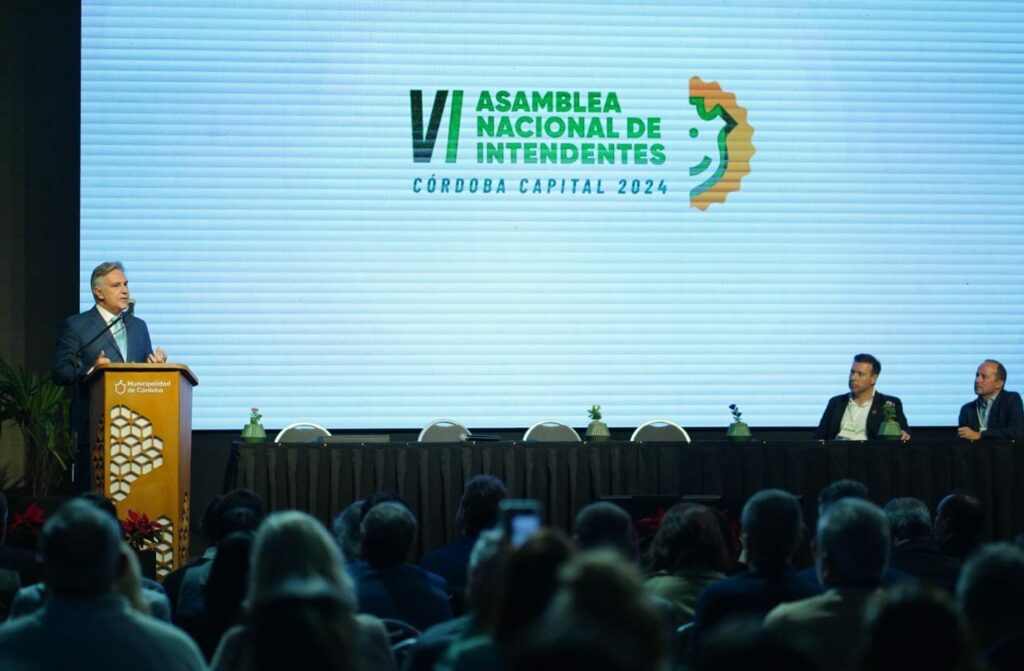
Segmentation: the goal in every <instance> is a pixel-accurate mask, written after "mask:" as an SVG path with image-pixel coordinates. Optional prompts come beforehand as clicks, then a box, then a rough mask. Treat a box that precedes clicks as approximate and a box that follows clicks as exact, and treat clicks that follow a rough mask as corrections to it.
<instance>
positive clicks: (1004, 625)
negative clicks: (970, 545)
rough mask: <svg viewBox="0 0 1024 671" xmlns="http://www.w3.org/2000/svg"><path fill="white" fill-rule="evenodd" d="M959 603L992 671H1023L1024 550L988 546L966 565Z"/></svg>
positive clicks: (960, 584) (959, 586)
mask: <svg viewBox="0 0 1024 671" xmlns="http://www.w3.org/2000/svg"><path fill="white" fill-rule="evenodd" d="M956 598H957V603H958V604H959V605H960V610H961V612H962V613H963V614H964V617H965V618H966V619H967V624H968V627H969V628H970V631H971V633H972V634H973V636H974V640H975V642H976V643H977V645H978V648H979V649H980V650H981V652H982V655H983V657H984V658H985V660H986V661H987V662H988V667H989V668H990V669H992V670H993V671H1004V670H1007V671H1008V670H1010V669H1014V670H1019V669H1022V668H1024V550H1021V549H1020V548H1018V547H1016V546H1014V545H1011V544H1009V543H993V544H991V545H987V546H985V547H983V548H981V549H980V550H978V551H977V552H975V553H974V554H973V555H971V557H970V558H969V559H968V560H967V561H966V562H965V563H964V567H963V569H962V570H961V572H960V580H959V581H958V582H957V585H956Z"/></svg>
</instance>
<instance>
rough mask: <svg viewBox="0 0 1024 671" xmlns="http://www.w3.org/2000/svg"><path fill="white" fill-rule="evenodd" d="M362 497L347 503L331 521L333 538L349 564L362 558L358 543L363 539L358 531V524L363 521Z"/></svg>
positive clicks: (363, 501)
mask: <svg viewBox="0 0 1024 671" xmlns="http://www.w3.org/2000/svg"><path fill="white" fill-rule="evenodd" d="M364 503H366V501H365V500H363V499H358V500H356V501H353V502H352V503H350V504H349V506H348V507H347V508H345V509H344V510H342V511H341V512H340V513H338V516H337V517H335V518H334V521H333V522H332V523H331V531H332V532H333V533H334V540H335V541H336V542H337V543H338V548H339V549H340V550H341V554H343V555H344V556H345V561H346V562H347V563H349V564H351V563H352V562H356V561H359V560H360V559H362V553H361V551H360V547H359V546H360V544H361V543H362V541H363V539H362V536H361V535H360V533H359V525H360V524H361V523H362V521H363V504H364Z"/></svg>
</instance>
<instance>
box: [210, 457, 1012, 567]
mask: <svg viewBox="0 0 1024 671" xmlns="http://www.w3.org/2000/svg"><path fill="white" fill-rule="evenodd" d="M479 473H489V474H492V475H495V476H497V477H500V478H501V479H502V480H504V481H505V483H506V484H507V486H508V489H509V494H510V495H511V496H513V497H516V498H533V499H538V500H540V501H541V503H542V504H543V505H544V509H545V513H546V518H547V522H548V523H549V524H551V525H553V526H556V527H559V528H561V529H563V530H570V529H571V527H572V520H573V517H574V516H575V514H576V512H577V511H578V510H579V509H580V508H582V507H583V506H585V505H587V504H588V503H590V502H592V501H595V500H597V499H599V498H601V497H608V496H627V495H645V496H651V495H658V496H660V497H666V498H667V497H675V496H680V497H681V496H684V495H710V496H714V495H718V496H721V497H723V500H733V501H739V502H740V503H739V505H742V501H743V500H745V499H746V498H747V497H749V496H750V495H752V494H753V493H754V492H756V491H758V490H760V489H764V488H766V487H778V488H781V489H785V490H787V491H789V492H792V493H794V494H797V495H801V497H802V498H801V504H802V506H803V511H804V515H805V519H806V521H807V523H808V525H809V526H810V528H813V524H814V521H815V519H816V503H817V501H816V499H817V494H818V491H819V490H820V489H821V487H822V486H824V485H826V484H827V483H829V482H832V481H834V480H837V479H839V478H853V479H855V480H859V481H861V482H863V483H864V484H865V485H867V487H868V489H869V491H870V493H871V498H872V499H873V500H874V501H875V502H877V503H879V504H884V503H885V502H886V501H888V500H889V499H891V498H893V497H897V496H913V497H916V498H919V499H921V500H922V501H924V502H925V503H927V504H928V505H929V507H931V508H932V510H934V507H935V504H936V503H937V502H938V501H939V500H940V499H941V498H942V497H943V496H945V495H946V494H947V493H949V492H952V491H955V490H956V491H967V492H971V493H973V494H975V495H977V496H978V497H979V498H980V499H981V500H982V501H983V502H984V503H985V505H986V507H987V512H988V515H987V519H986V526H985V529H984V531H983V535H984V538H986V539H992V538H995V539H1012V537H1013V536H1014V535H1015V534H1016V533H1019V532H1021V531H1024V491H1022V487H1021V486H1020V485H1021V483H1022V482H1024V479H1022V478H1024V445H1019V444H1015V443H1013V442H1012V441H1006V442H1003V441H981V442H967V441H962V440H961V441H919V440H914V441H910V442H908V443H899V442H892V441H868V442H862V443H855V442H832V443H820V442H817V441H772V442H760V441H751V442H717V441H715V442H694V443H666V442H650V443H632V442H626V441H607V442H583V443H580V442H574V443H541V442H461V443H415V442H396V443H354V444H345V443H342V444H329V445H317V444H310V443H301V444H300V443H281V444H274V443H255V444H253V443H242V442H235V443H233V444H232V450H231V458H230V460H229V464H228V472H227V473H226V476H225V488H229V487H234V486H239V487H248V488H251V489H253V490H255V491H256V492H257V493H259V494H260V495H261V496H263V498H264V500H265V501H266V504H267V508H268V510H281V509H298V510H304V511H306V512H308V513H310V514H312V515H314V516H316V517H317V518H319V519H320V520H322V521H323V522H324V523H326V524H328V525H329V524H330V522H331V520H332V519H333V518H334V517H335V516H336V515H337V514H338V512H339V511H341V510H342V509H343V508H345V507H346V506H347V505H349V504H350V503H351V502H352V501H354V500H357V499H362V498H365V497H367V496H369V495H370V494H373V493H374V492H376V491H380V490H392V491H394V492H396V493H398V494H399V495H400V496H401V497H403V498H404V499H405V501H406V502H407V503H408V504H409V506H410V507H411V508H412V510H413V512H414V513H416V515H417V518H418V520H419V523H420V532H419V535H418V539H417V552H418V553H423V552H427V551H430V550H432V549H435V548H437V547H440V546H441V545H444V544H445V543H448V542H450V541H451V540H453V539H454V538H455V537H456V536H457V535H458V533H459V529H458V528H457V526H456V522H455V516H456V512H457V510H458V506H459V498H460V496H461V493H462V487H463V485H464V484H465V483H466V481H467V480H469V479H470V478H471V477H472V476H474V475H476V474H479Z"/></svg>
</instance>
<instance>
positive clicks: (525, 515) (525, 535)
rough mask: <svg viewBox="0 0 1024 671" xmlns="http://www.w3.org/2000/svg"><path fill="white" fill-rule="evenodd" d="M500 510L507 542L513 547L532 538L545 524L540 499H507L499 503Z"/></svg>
mask: <svg viewBox="0 0 1024 671" xmlns="http://www.w3.org/2000/svg"><path fill="white" fill-rule="evenodd" d="M498 510H499V515H500V519H501V528H502V531H504V533H505V539H506V542H507V543H508V544H509V545H510V546H511V547H513V548H517V547H520V546H521V545H522V544H523V543H525V542H526V541H528V540H530V539H531V538H532V537H533V535H534V534H536V533H537V532H538V531H540V529H541V527H542V526H544V520H543V516H542V515H541V511H542V510H543V508H542V506H541V504H540V501H534V500H532V499H505V500H504V501H502V502H501V503H499V504H498Z"/></svg>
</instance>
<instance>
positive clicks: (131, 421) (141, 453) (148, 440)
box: [109, 405, 164, 502]
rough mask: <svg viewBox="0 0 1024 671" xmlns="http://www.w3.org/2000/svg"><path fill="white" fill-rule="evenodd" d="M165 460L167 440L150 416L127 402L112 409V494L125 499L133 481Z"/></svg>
mask: <svg viewBox="0 0 1024 671" xmlns="http://www.w3.org/2000/svg"><path fill="white" fill-rule="evenodd" d="M163 464H164V441H163V440H162V439H161V438H160V437H159V436H156V435H153V424H152V423H151V422H150V421H149V419H148V418H146V417H144V416H143V415H140V414H139V413H137V412H135V411H133V410H132V409H131V408H129V407H128V406H126V405H115V406H114V407H112V408H111V409H110V490H109V491H110V498H112V499H114V501H115V502H120V501H124V500H125V499H126V498H128V495H129V494H130V493H131V491H132V483H133V482H135V481H136V480H137V479H139V478H140V477H141V476H143V475H146V474H147V473H151V472H152V471H153V470H154V469H157V468H160V467H161V466H163Z"/></svg>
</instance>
